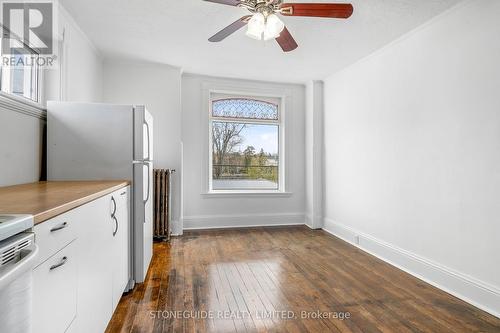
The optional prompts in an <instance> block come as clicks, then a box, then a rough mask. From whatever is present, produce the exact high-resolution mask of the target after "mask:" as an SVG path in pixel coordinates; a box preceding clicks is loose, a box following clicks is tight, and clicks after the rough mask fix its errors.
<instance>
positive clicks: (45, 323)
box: [33, 240, 78, 333]
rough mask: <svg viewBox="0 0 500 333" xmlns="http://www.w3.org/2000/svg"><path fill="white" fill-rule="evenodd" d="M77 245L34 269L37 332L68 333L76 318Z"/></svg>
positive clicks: (35, 323)
mask: <svg viewBox="0 0 500 333" xmlns="http://www.w3.org/2000/svg"><path fill="white" fill-rule="evenodd" d="M76 242H78V240H76V241H74V242H72V243H71V244H69V245H68V246H66V247H65V248H63V249H62V250H60V251H59V252H57V253H56V254H54V255H53V256H52V257H50V258H49V259H47V260H46V261H45V262H44V263H43V264H41V265H40V266H38V267H36V268H35V269H34V270H33V310H34V311H33V332H36V333H64V332H65V331H66V329H67V328H68V327H69V326H70V324H71V322H72V321H73V319H74V318H75V316H76V306H77V305H76V302H77V256H76V250H75V243H76Z"/></svg>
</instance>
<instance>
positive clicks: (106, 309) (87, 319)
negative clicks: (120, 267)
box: [76, 195, 113, 333]
mask: <svg viewBox="0 0 500 333" xmlns="http://www.w3.org/2000/svg"><path fill="white" fill-rule="evenodd" d="M82 207H85V210H84V212H83V214H84V215H83V217H84V219H83V221H81V223H79V224H78V256H79V258H78V259H79V262H78V263H79V265H78V302H77V305H78V316H77V318H76V323H77V327H78V329H77V332H80V333H102V332H104V331H105V330H106V326H107V325H108V322H109V320H110V319H111V315H112V288H111V286H112V262H113V261H112V260H113V259H112V245H111V244H112V240H113V236H112V226H111V223H110V220H109V211H110V196H109V195H108V196H105V197H102V198H100V199H97V200H95V201H92V202H91V203H88V204H86V205H84V206H82Z"/></svg>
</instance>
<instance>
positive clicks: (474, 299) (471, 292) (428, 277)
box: [323, 218, 500, 318]
mask: <svg viewBox="0 0 500 333" xmlns="http://www.w3.org/2000/svg"><path fill="white" fill-rule="evenodd" d="M323 230H325V231H326V232H328V233H330V234H332V235H334V236H336V237H339V238H341V239H343V240H345V241H346V242H348V243H350V244H352V245H354V246H356V247H358V248H360V249H361V250H363V251H365V252H368V253H370V254H372V255H374V256H376V257H377V258H379V259H381V260H383V261H385V262H387V263H389V264H391V265H393V266H395V267H397V268H399V269H401V270H403V271H405V272H407V273H409V274H411V275H413V276H415V277H417V278H419V279H421V280H423V281H425V282H427V283H429V284H431V285H433V286H435V287H437V288H439V289H441V290H444V291H446V292H447V293H449V294H451V295H453V296H456V297H458V298H460V299H462V300H464V301H465V302H467V303H470V304H472V305H474V306H476V307H478V308H480V309H482V310H484V311H486V312H488V313H490V314H492V315H494V316H496V317H499V318H500V289H498V288H497V287H495V286H492V285H490V284H487V283H485V282H483V281H479V280H477V279H475V278H472V277H470V276H468V275H465V274H463V273H460V272H456V271H454V270H452V269H450V268H448V267H445V266H443V265H440V264H437V263H434V262H432V261H430V260H428V259H425V258H422V257H420V256H418V255H416V254H414V253H411V252H409V251H406V250H404V249H401V248H398V247H396V246H394V245H392V244H388V243H386V242H384V241H381V240H379V239H376V238H374V237H372V236H370V235H366V234H364V233H361V232H359V231H356V230H354V229H352V228H350V227H347V226H344V225H341V224H339V223H336V222H335V221H332V220H330V219H327V218H325V219H324V227H323Z"/></svg>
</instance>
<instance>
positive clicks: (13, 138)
mask: <svg viewBox="0 0 500 333" xmlns="http://www.w3.org/2000/svg"><path fill="white" fill-rule="evenodd" d="M63 31H64V32H65V33H64V44H63V45H64V52H63V54H62V58H63V63H62V73H63V74H62V75H61V72H60V71H59V70H50V71H47V72H46V73H44V74H45V75H44V102H45V100H71V101H88V102H97V101H100V100H101V95H102V60H101V57H100V55H99V53H98V52H97V50H96V49H95V47H94V46H93V44H92V43H91V42H90V41H89V40H88V38H87V37H86V36H85V34H84V33H83V32H82V31H81V30H80V28H79V27H78V25H76V23H75V22H74V21H73V19H72V18H71V16H69V14H68V13H67V12H66V11H65V10H64V8H61V9H60V10H59V33H60V34H62V32H63ZM21 108H22V107H21ZM22 109H23V108H22ZM26 109H32V108H26ZM24 111H25V110H23V112H24ZM23 112H18V111H13V110H12V109H9V108H5V107H4V106H3V104H1V105H0V186H8V185H15V184H22V183H30V182H35V181H38V180H39V179H40V173H41V156H42V139H43V127H44V125H45V121H44V120H43V119H41V118H40V115H41V114H42V112H41V111H37V112H35V113H34V114H33V115H29V112H24V113H23Z"/></svg>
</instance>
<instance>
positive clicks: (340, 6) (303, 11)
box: [281, 3, 354, 19]
mask: <svg viewBox="0 0 500 333" xmlns="http://www.w3.org/2000/svg"><path fill="white" fill-rule="evenodd" d="M353 11H354V8H353V6H352V5H351V4H348V3H284V4H282V5H281V14H282V15H285V16H312V17H330V18H344V19H346V18H349V17H350V16H351V15H352V12H353Z"/></svg>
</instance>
